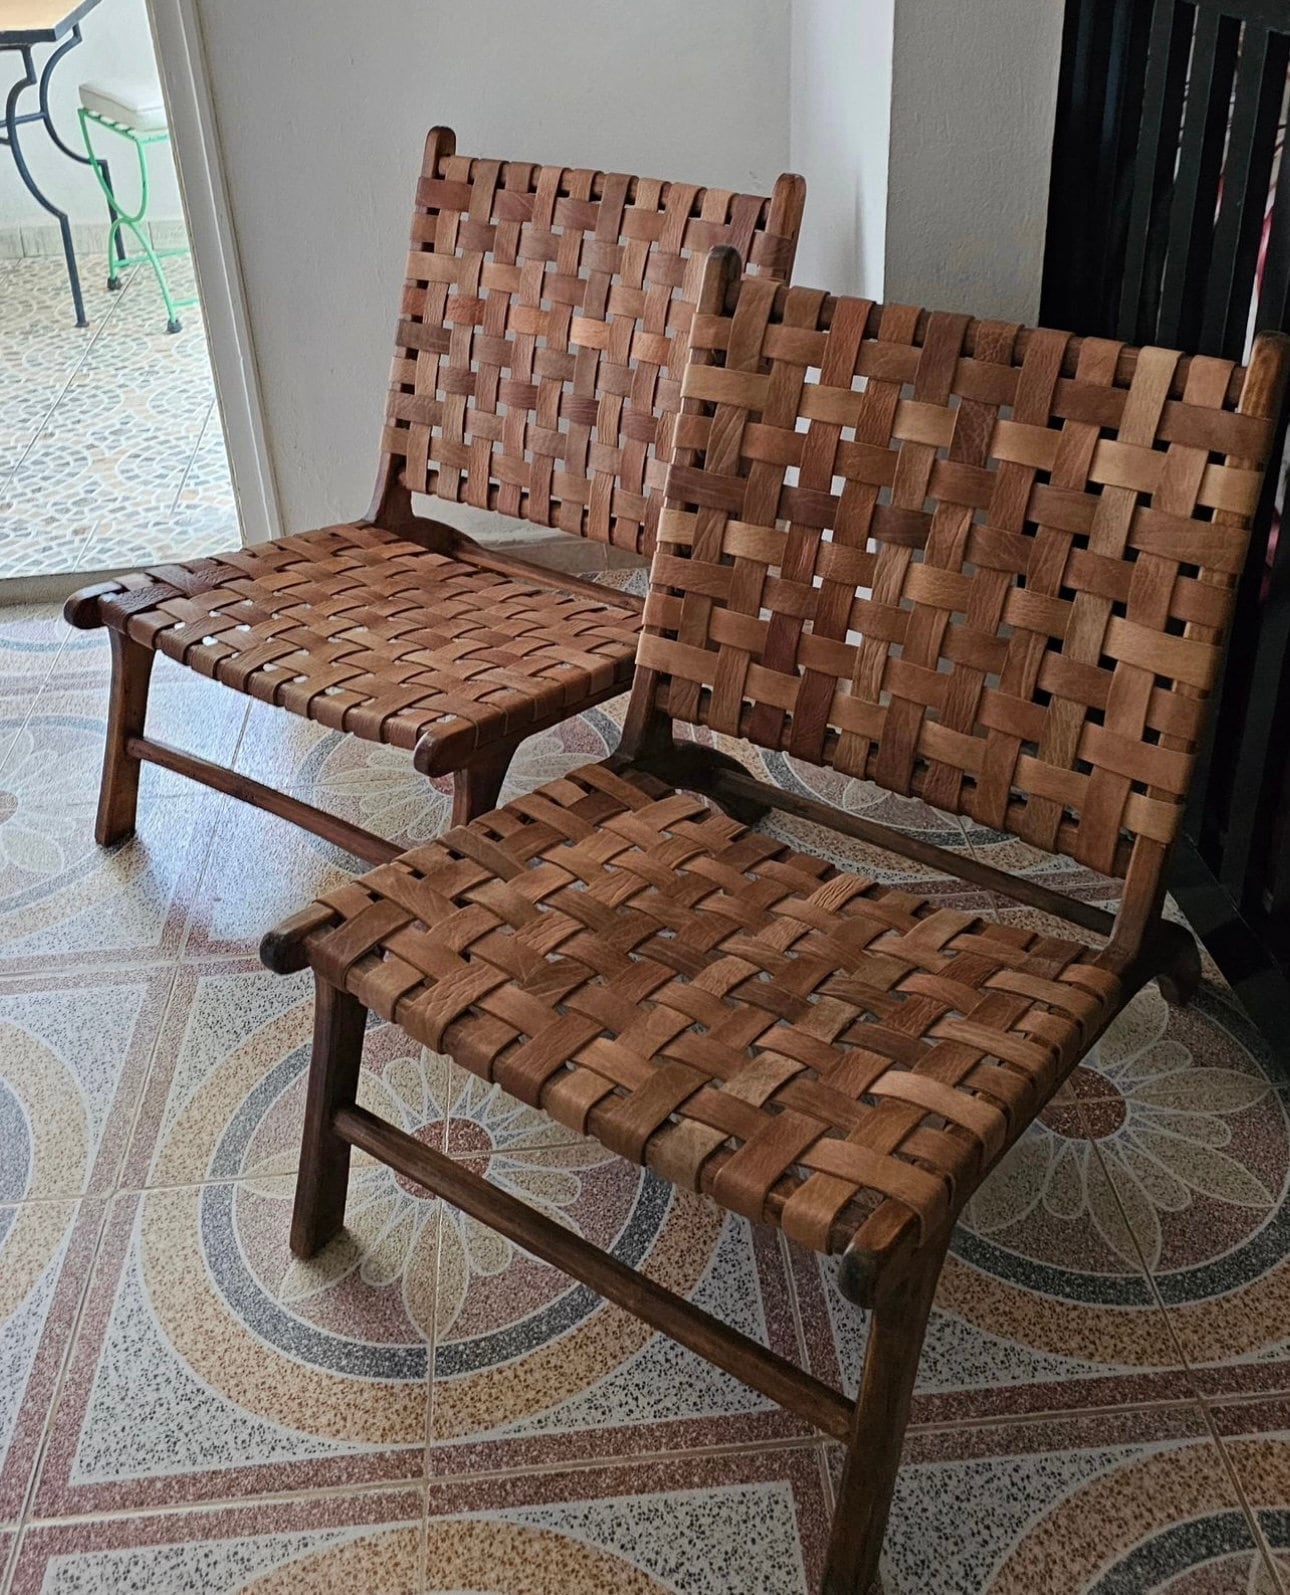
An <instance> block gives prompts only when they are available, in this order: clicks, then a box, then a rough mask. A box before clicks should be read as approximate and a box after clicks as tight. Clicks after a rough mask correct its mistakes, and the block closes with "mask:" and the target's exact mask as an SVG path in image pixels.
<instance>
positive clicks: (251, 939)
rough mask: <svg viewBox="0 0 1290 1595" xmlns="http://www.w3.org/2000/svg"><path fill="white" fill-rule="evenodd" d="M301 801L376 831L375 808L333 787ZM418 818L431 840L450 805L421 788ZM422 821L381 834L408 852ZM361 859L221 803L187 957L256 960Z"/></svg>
mask: <svg viewBox="0 0 1290 1595" xmlns="http://www.w3.org/2000/svg"><path fill="white" fill-rule="evenodd" d="M296 795H297V796H299V797H301V798H303V799H304V800H305V801H306V802H308V803H310V804H312V805H313V807H315V808H319V809H324V810H326V811H328V812H330V813H334V814H338V815H339V816H340V817H342V818H343V819H346V820H348V821H350V822H351V823H353V824H358V825H363V826H364V827H365V828H366V829H369V830H374V831H375V830H377V829H378V827H377V825H376V824H374V823H368V821H369V820H370V819H371V810H372V808H373V807H376V806H377V801H376V798H375V796H374V795H372V796H371V798H370V803H369V802H365V801H364V800H363V799H361V798H360V797H358V796H357V795H351V794H350V793H348V792H338V791H337V790H336V789H335V788H327V787H317V788H309V787H306V788H301V789H298V791H297V794H296ZM417 797H418V799H419V802H418V812H419V811H420V810H424V811H426V819H425V821H424V823H425V824H426V825H427V826H429V827H430V829H429V830H428V831H427V833H426V834H429V835H433V834H434V833H435V832H436V831H438V830H439V829H440V828H441V826H442V824H443V822H444V820H445V818H446V815H447V799H446V798H445V797H444V796H443V795H442V794H438V793H435V792H434V790H433V789H432V788H430V787H429V785H428V783H425V782H421V783H420V789H419V790H418V792H417ZM421 823H422V822H420V821H418V820H415V819H414V820H410V821H408V823H407V826H406V827H405V828H402V829H400V828H396V827H394V826H381V827H380V829H381V831H382V832H384V834H386V835H388V836H391V837H392V838H393V839H394V840H396V841H399V842H401V843H402V844H403V845H405V846H412V845H413V844H414V843H415V842H416V841H417V840H420V839H423V838H420V837H418V835H417V834H416V832H417V831H418V830H419V829H420V826H421ZM363 867H364V866H363V864H362V863H361V861H360V860H358V859H356V858H354V857H353V856H352V855H351V854H349V853H346V852H343V851H342V850H341V849H340V848H339V847H335V846H333V845H332V844H331V843H330V842H326V841H323V839H322V838H321V837H318V836H315V835H313V833H312V832H309V831H304V830H302V829H300V827H299V826H296V825H292V824H291V823H290V822H289V821H287V820H281V819H278V818H276V817H275V816H273V815H269V814H265V813H263V812H262V811H261V810H259V809H253V808H250V807H248V806H247V805H245V804H242V803H238V802H236V801H235V800H233V799H228V800H226V801H225V802H223V803H222V804H221V806H220V809H219V821H218V825H217V827H216V831H215V835H214V840H213V842H212V845H211V847H210V850H209V853H208V858H207V865H206V868H205V870H204V872H203V874H202V876H201V879H200V884H199V885H196V886H195V900H194V901H195V907H194V912H193V915H192V920H191V923H190V928H189V934H188V940H187V943H186V945H185V957H187V958H194V959H204V958H209V957H211V956H230V955H234V956H238V957H254V956H255V955H256V954H257V952H258V950H259V946H260V941H261V939H262V938H263V936H264V933H265V932H266V931H268V930H271V929H272V928H273V927H274V926H275V925H276V924H278V923H279V921H281V920H283V919H285V918H287V916H288V915H290V914H294V913H295V912H296V911H297V910H298V909H300V908H302V907H304V906H305V904H307V903H308V902H310V901H311V900H312V899H313V898H314V897H315V896H316V895H317V894H318V893H319V892H323V891H326V890H328V889H329V888H333V887H335V886H338V885H340V884H341V883H342V882H343V881H345V880H347V879H349V878H351V877H352V876H353V875H354V874H355V872H356V871H359V870H361V869H362V868H363Z"/></svg>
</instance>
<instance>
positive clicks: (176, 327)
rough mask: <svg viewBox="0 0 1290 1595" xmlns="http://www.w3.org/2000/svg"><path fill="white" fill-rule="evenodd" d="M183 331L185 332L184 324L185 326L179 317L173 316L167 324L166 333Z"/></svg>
mask: <svg viewBox="0 0 1290 1595" xmlns="http://www.w3.org/2000/svg"><path fill="white" fill-rule="evenodd" d="M183 330H184V324H183V322H182V321H180V319H179V317H178V316H171V318H170V320H169V321H168V322H167V323H166V331H167V332H182V331H183Z"/></svg>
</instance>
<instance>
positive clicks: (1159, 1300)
mask: <svg viewBox="0 0 1290 1595" xmlns="http://www.w3.org/2000/svg"><path fill="white" fill-rule="evenodd" d="M1266 1095H1267V1092H1266V1091H1264V1092H1260V1094H1259V1097H1258V1098H1257V1099H1256V1100H1259V1101H1261V1100H1263V1098H1264V1097H1265V1096H1266ZM1080 1122H1081V1123H1082V1124H1083V1125H1084V1128H1085V1130H1086V1131H1087V1129H1088V1121H1087V1119H1086V1117H1085V1115H1084V1114H1083V1112H1082V1110H1081V1112H1080ZM1089 1143H1090V1145H1091V1146H1092V1148H1093V1153H1094V1156H1095V1157H1096V1158H1097V1160H1098V1165H1099V1167H1100V1168H1101V1170H1102V1178H1103V1179H1104V1180H1106V1182H1107V1184H1108V1186H1109V1187H1110V1190H1111V1194H1112V1196H1113V1197H1114V1198H1115V1204H1116V1207H1117V1209H1118V1210H1119V1213H1120V1218H1121V1221H1122V1222H1123V1224H1124V1227H1125V1231H1126V1233H1127V1234H1128V1236H1129V1238H1130V1240H1131V1241H1132V1242H1133V1247H1134V1250H1135V1251H1136V1253H1137V1255H1138V1260H1139V1262H1140V1263H1141V1265H1142V1271H1143V1274H1144V1276H1145V1278H1146V1281H1147V1288H1148V1289H1149V1290H1150V1292H1151V1298H1152V1301H1153V1302H1154V1303H1155V1305H1156V1306H1157V1307H1158V1308H1159V1310H1160V1312H1161V1313H1163V1315H1164V1321H1165V1327H1166V1330H1167V1332H1168V1335H1169V1339H1170V1343H1171V1344H1172V1345H1173V1347H1174V1350H1175V1351H1176V1352H1177V1354H1178V1365H1179V1370H1180V1371H1181V1373H1182V1374H1183V1377H1184V1378H1185V1379H1186V1381H1187V1385H1188V1388H1189V1389H1191V1390H1192V1391H1193V1392H1194V1394H1195V1399H1196V1400H1197V1401H1199V1402H1200V1403H1201V1404H1202V1405H1203V1406H1205V1408H1206V1413H1207V1414H1208V1410H1209V1409H1208V1403H1209V1400H1210V1398H1209V1397H1208V1396H1207V1394H1206V1393H1205V1391H1204V1390H1203V1389H1202V1387H1201V1384H1200V1381H1199V1380H1198V1379H1197V1377H1196V1367H1194V1366H1193V1360H1192V1358H1190V1357H1189V1356H1188V1355H1187V1350H1186V1347H1185V1346H1184V1344H1183V1342H1182V1339H1181V1337H1180V1336H1179V1334H1178V1329H1177V1326H1176V1324H1175V1323H1174V1317H1173V1313H1172V1312H1171V1311H1170V1308H1169V1304H1168V1303H1167V1302H1166V1301H1165V1299H1164V1296H1163V1295H1162V1294H1161V1291H1160V1287H1159V1285H1158V1284H1157V1283H1156V1277H1155V1271H1154V1270H1153V1269H1152V1268H1151V1267H1150V1266H1149V1265H1148V1263H1147V1259H1146V1254H1145V1253H1144V1252H1143V1250H1142V1243H1141V1241H1140V1240H1139V1239H1138V1236H1137V1233H1136V1231H1135V1230H1134V1228H1133V1226H1132V1224H1130V1222H1129V1215H1128V1211H1127V1209H1126V1208H1125V1206H1124V1203H1123V1201H1122V1200H1121V1198H1120V1191H1119V1187H1118V1186H1117V1185H1116V1183H1115V1180H1114V1178H1113V1177H1112V1174H1111V1171H1110V1169H1109V1168H1108V1166H1107V1163H1106V1159H1105V1158H1104V1157H1103V1156H1102V1152H1101V1150H1100V1148H1099V1147H1098V1144H1097V1141H1096V1140H1095V1139H1094V1138H1093V1137H1092V1136H1089ZM1276 1206H1277V1204H1275V1203H1273V1204H1272V1205H1270V1206H1269V1208H1268V1209H1267V1211H1268V1212H1269V1213H1274V1212H1275V1211H1276ZM1249 1399H1250V1400H1252V1401H1258V1400H1267V1399H1269V1393H1268V1392H1264V1391H1258V1392H1254V1393H1253V1394H1252V1395H1251V1396H1250V1398H1249ZM1217 1404H1218V1405H1224V1404H1225V1403H1224V1402H1223V1401H1222V1400H1221V1399H1220V1400H1219V1401H1218V1403H1217ZM1286 1595H1290V1591H1287V1592H1286Z"/></svg>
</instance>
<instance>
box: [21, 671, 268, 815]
mask: <svg viewBox="0 0 1290 1595" xmlns="http://www.w3.org/2000/svg"><path fill="white" fill-rule="evenodd" d="M107 713H108V693H107V684H106V682H104V681H103V680H102V678H101V677H100V678H99V679H98V680H97V681H96V682H95V684H94V685H93V686H88V685H87V686H82V687H79V688H78V687H71V686H65V685H64V684H63V681H62V680H61V678H60V677H59V676H57V675H55V676H52V677H51V679H50V680H49V681H48V682H47V683H46V685H45V688H44V689H43V690H42V692H41V694H40V696H39V698H38V699H37V700H36V702H35V703H34V705H33V703H32V701H31V697H30V694H29V693H25V692H19V693H17V694H10V695H7V696H6V697H4V698H0V738H2V737H3V736H4V733H5V732H6V731H9V730H12V729H14V728H18V729H20V735H19V736H18V737H17V738H16V740H15V741H13V742H12V743H11V744H10V746H9V748H8V752H7V754H6V755H5V757H4V759H3V762H0V787H2V788H4V789H5V790H6V791H8V792H12V793H13V794H15V795H16V796H18V797H21V798H24V799H25V800H26V801H27V802H29V803H34V804H38V805H39V806H40V807H42V808H53V809H64V808H66V807H67V806H68V805H70V804H75V803H95V802H97V800H98V790H99V775H100V772H101V770H102V766H103V741H104V737H105V735H106V732H107ZM245 717H246V700H245V699H244V698H243V697H242V696H241V694H240V693H233V692H227V691H225V690H223V689H221V688H220V687H219V686H218V685H217V684H216V683H215V682H213V681H207V680H206V679H205V678H204V677H202V676H198V675H195V674H194V673H193V672H192V671H191V670H184V669H183V668H182V666H179V665H176V664H174V663H173V662H172V661H171V660H169V659H164V658H162V659H158V660H157V662H156V665H155V667H154V670H153V677H152V687H151V690H150V692H149V696H148V720H147V731H148V735H149V736H152V737H156V738H157V739H158V740H160V741H162V742H170V743H174V744H177V745H179V746H181V747H189V748H192V749H193V750H194V751H195V752H201V753H202V754H204V755H205V756H206V757H207V758H209V759H214V760H216V761H217V762H220V763H228V762H229V761H230V760H231V759H232V757H233V752H234V750H235V749H236V747H237V742H238V737H239V736H240V735H241V730H242V722H243V720H244V719H245ZM198 790H199V789H198V788H196V787H195V786H194V785H193V783H192V782H191V781H189V780H187V779H186V778H185V777H184V776H181V775H174V774H172V773H171V772H170V771H168V770H162V769H160V768H159V767H158V766H157V765H155V764H145V765H144V767H143V773H142V776H141V778H140V782H139V792H140V794H141V795H142V796H143V797H161V796H167V795H173V796H177V797H192V796H193V795H194V793H195V792H197V791H198Z"/></svg>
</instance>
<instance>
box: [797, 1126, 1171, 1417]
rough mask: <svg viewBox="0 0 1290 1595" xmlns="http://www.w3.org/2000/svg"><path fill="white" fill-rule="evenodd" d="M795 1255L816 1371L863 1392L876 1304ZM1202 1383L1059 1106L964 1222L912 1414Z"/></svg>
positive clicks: (1038, 1406) (1097, 1399)
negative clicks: (1191, 1371)
mask: <svg viewBox="0 0 1290 1595" xmlns="http://www.w3.org/2000/svg"><path fill="white" fill-rule="evenodd" d="M1117 1222H1118V1228H1117ZM1108 1235H1109V1236H1110V1237H1111V1239H1110V1240H1108V1239H1107V1236H1108ZM1112 1242H1114V1244H1112ZM791 1255H792V1257H793V1260H794V1278H795V1280H796V1281H797V1289H798V1296H799V1300H800V1303H801V1310H802V1316H803V1323H804V1326H805V1331H806V1336H807V1343H808V1346H809V1348H810V1355H811V1359H812V1364H813V1366H814V1369H815V1372H816V1373H817V1374H819V1376H820V1377H821V1378H824V1379H827V1380H830V1381H833V1382H837V1381H839V1380H840V1381H841V1383H842V1385H843V1387H844V1388H845V1389H846V1390H847V1391H848V1392H850V1393H854V1392H855V1390H856V1388H857V1384H858V1379H859V1372H860V1365H861V1361H862V1359H863V1355H864V1347H865V1343H866V1340H867V1336H868V1319H867V1315H866V1314H865V1313H863V1312H862V1311H860V1309H858V1308H855V1307H853V1306H851V1304H850V1303H848V1302H847V1301H846V1300H845V1299H844V1298H843V1296H842V1295H841V1293H840V1292H839V1291H838V1289H837V1287H836V1285H835V1283H834V1280H833V1274H834V1268H835V1265H834V1263H833V1262H831V1261H829V1260H827V1259H823V1258H817V1257H808V1256H806V1254H804V1253H802V1252H800V1251H798V1250H797V1249H796V1248H793V1249H792V1251H791ZM1190 1394H1191V1389H1190V1386H1189V1385H1188V1382H1187V1379H1186V1375H1185V1372H1184V1370H1183V1367H1182V1359H1181V1357H1180V1355H1179V1351H1178V1347H1177V1345H1176V1344H1175V1342H1174V1340H1173V1338H1172V1337H1171V1335H1170V1333H1169V1326H1168V1323H1167V1321H1166V1318H1165V1315H1164V1313H1163V1312H1162V1311H1161V1309H1160V1307H1159V1305H1158V1303H1157V1302H1156V1300H1155V1298H1154V1297H1153V1295H1152V1292H1151V1288H1150V1284H1149V1282H1148V1279H1147V1277H1146V1273H1145V1271H1144V1269H1143V1267H1142V1263H1141V1261H1140V1259H1138V1258H1137V1256H1136V1255H1135V1254H1134V1252H1133V1242H1132V1239H1131V1237H1130V1236H1129V1234H1128V1232H1127V1227H1126V1226H1125V1224H1124V1220H1123V1217H1122V1216H1121V1215H1120V1213H1119V1209H1118V1207H1117V1204H1116V1201H1115V1195H1114V1191H1113V1189H1112V1187H1111V1185H1110V1182H1109V1180H1108V1179H1107V1177H1106V1175H1105V1172H1104V1170H1103V1168H1102V1165H1101V1163H1100V1161H1099V1160H1098V1159H1097V1158H1096V1156H1094V1155H1092V1154H1091V1153H1090V1150H1089V1144H1088V1141H1087V1139H1086V1137H1085V1136H1084V1133H1083V1126H1082V1124H1081V1123H1080V1121H1079V1120H1078V1117H1077V1116H1076V1117H1074V1118H1073V1117H1072V1112H1071V1110H1070V1109H1068V1108H1066V1107H1064V1106H1059V1105H1057V1104H1052V1105H1050V1107H1049V1108H1048V1109H1047V1110H1045V1113H1044V1114H1043V1115H1042V1116H1041V1118H1040V1119H1039V1120H1038V1121H1036V1123H1035V1124H1033V1125H1032V1126H1031V1127H1030V1129H1029V1130H1028V1131H1027V1132H1026V1134H1025V1136H1023V1138H1022V1139H1021V1141H1019V1142H1018V1144H1017V1146H1016V1147H1015V1148H1014V1149H1013V1151H1012V1152H1011V1153H1010V1154H1009V1156H1008V1158H1007V1159H1005V1161H1004V1163H1003V1164H1001V1165H1000V1167H999V1168H998V1169H997V1170H996V1171H995V1173H994V1175H993V1176H992V1178H991V1179H990V1180H988V1181H987V1182H986V1183H985V1185H984V1186H983V1187H982V1189H981V1191H980V1192H978V1194H977V1196H976V1197H975V1198H974V1199H973V1200H972V1202H970V1203H969V1204H968V1206H967V1208H966V1209H965V1211H964V1213H963V1215H962V1217H961V1218H960V1220H959V1223H958V1226H957V1228H956V1230H955V1233H954V1239H953V1241H952V1243H951V1248H950V1256H949V1258H948V1259H947V1261H946V1265H945V1270H944V1272H943V1273H942V1275H941V1280H940V1284H939V1286H938V1289H937V1294H936V1305H935V1307H934V1309H933V1313H932V1319H931V1323H930V1325H929V1328H928V1334H927V1341H926V1344H925V1346H924V1349H923V1356H922V1361H921V1362H920V1364H919V1377H918V1385H917V1387H916V1392H915V1399H914V1410H913V1418H912V1421H913V1422H914V1423H915V1424H927V1423H946V1422H964V1421H969V1420H980V1419H983V1418H987V1417H1002V1416H1004V1415H1008V1414H1018V1415H1019V1414H1022V1413H1027V1412H1054V1411H1065V1410H1075V1409H1081V1408H1085V1407H1090V1406H1107V1405H1118V1404H1122V1403H1125V1402H1130V1401H1134V1402H1142V1401H1158V1400H1177V1399H1181V1398H1184V1397H1187V1396H1189V1395H1190Z"/></svg>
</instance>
